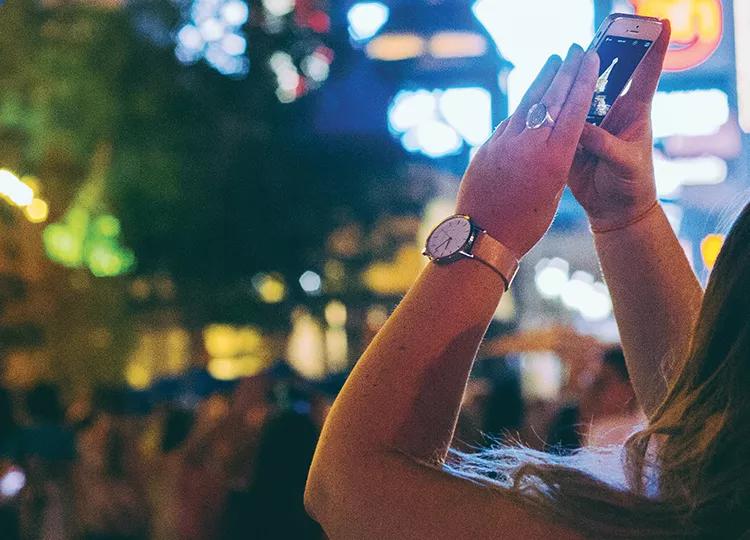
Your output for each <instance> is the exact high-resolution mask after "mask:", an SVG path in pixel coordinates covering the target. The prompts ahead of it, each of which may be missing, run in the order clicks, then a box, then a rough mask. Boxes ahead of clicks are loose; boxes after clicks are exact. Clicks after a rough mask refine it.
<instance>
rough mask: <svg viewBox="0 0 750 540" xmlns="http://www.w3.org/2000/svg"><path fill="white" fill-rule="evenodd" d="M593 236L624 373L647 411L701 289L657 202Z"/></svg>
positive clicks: (684, 336) (683, 343) (681, 348)
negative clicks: (635, 216) (609, 297)
mask: <svg viewBox="0 0 750 540" xmlns="http://www.w3.org/2000/svg"><path fill="white" fill-rule="evenodd" d="M594 236H595V244H596V249H597V252H598V254H599V260H600V261H601V265H602V270H603V272H604V277H605V279H606V281H607V285H608V286H609V290H610V293H611V295H612V301H613V304H614V312H615V318H616V319H617V326H618V328H619V330H620V339H621V341H622V346H623V350H624V352H625V358H626V361H627V365H628V370H629V372H630V377H631V380H632V382H633V386H634V388H635V392H636V396H637V397H638V400H639V402H640V404H641V406H642V407H643V409H644V411H645V412H646V414H647V415H649V416H650V414H651V413H652V412H653V411H654V410H655V408H656V407H657V406H658V405H659V403H660V402H661V400H662V399H663V398H664V395H665V391H666V387H667V380H668V379H669V377H671V374H672V373H673V372H674V370H675V369H679V368H680V367H681V365H682V364H681V362H682V361H683V360H684V357H685V354H686V353H687V349H688V346H689V342H690V336H691V333H692V329H693V326H694V324H695V320H696V318H697V316H698V311H699V309H700V304H701V301H702V298H703V290H702V289H701V286H700V283H699V282H698V280H697V278H696V276H695V274H694V273H693V270H692V268H691V267H690V264H689V262H688V260H687V257H686V256H685V253H684V251H683V250H682V247H681V246H680V244H679V242H678V240H677V238H676V236H675V234H674V232H673V231H672V228H671V226H670V225H669V222H668V221H667V218H666V216H665V215H664V212H663V210H662V209H661V208H658V209H655V210H654V211H652V212H651V213H650V214H649V215H648V216H647V217H646V218H645V219H643V220H642V221H639V222H637V223H635V224H633V225H630V226H629V227H626V228H624V229H622V230H618V231H612V232H608V233H603V234H595V235H594ZM664 362H666V364H665V363H664ZM676 362H678V363H676Z"/></svg>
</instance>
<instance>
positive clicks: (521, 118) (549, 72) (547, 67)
mask: <svg viewBox="0 0 750 540" xmlns="http://www.w3.org/2000/svg"><path fill="white" fill-rule="evenodd" d="M560 65H562V59H561V58H560V57H559V56H558V55H556V54H553V55H552V56H550V57H549V58H548V59H547V62H545V64H544V66H543V67H542V70H541V71H540V72H539V75H537V76H536V79H534V82H533V83H531V86H530V87H529V89H528V90H527V91H526V94H525V95H524V96H523V99H522V100H521V103H520V104H519V105H518V108H517V109H516V112H514V113H513V116H511V118H510V124H509V125H508V128H509V129H510V132H511V133H520V132H522V131H523V130H524V129H525V128H526V115H528V114H529V109H530V108H531V106H532V105H534V104H536V103H539V102H540V101H541V100H542V98H543V97H544V94H545V92H546V91H547V88H549V85H550V84H552V81H553V80H554V79H555V75H557V72H558V70H559V69H560Z"/></svg>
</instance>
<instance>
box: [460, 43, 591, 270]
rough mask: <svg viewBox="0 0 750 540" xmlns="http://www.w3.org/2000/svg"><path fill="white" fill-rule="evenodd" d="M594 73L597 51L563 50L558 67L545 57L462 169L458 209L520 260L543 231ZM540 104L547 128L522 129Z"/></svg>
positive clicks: (581, 121)
mask: <svg viewBox="0 0 750 540" xmlns="http://www.w3.org/2000/svg"><path fill="white" fill-rule="evenodd" d="M598 71H599V57H598V56H597V55H596V53H589V54H584V52H583V49H581V47H579V46H578V45H574V46H573V47H571V48H570V51H569V52H568V55H567V58H566V59H565V62H564V63H562V65H560V58H559V57H558V56H553V57H551V58H550V59H549V60H548V61H547V63H546V64H545V66H544V68H542V71H541V73H540V74H539V76H538V77H537V79H536V81H534V83H533V84H532V86H531V88H530V89H529V91H528V92H527V93H526V95H525V96H524V98H523V101H522V102H521V104H520V105H519V107H518V110H517V111H516V112H515V114H513V115H512V116H511V117H510V118H508V119H507V120H505V121H504V122H502V123H501V124H500V125H499V126H498V128H497V130H495V133H494V134H493V136H492V137H491V138H490V140H489V141H487V142H486V143H485V144H484V145H483V146H482V147H481V148H480V149H479V151H478V152H477V154H476V156H475V157H474V159H473V160H472V162H471V165H469V168H468V170H467V171H466V175H465V176H464V179H463V182H462V183H461V189H460V192H459V195H458V205H457V211H458V213H461V214H466V215H468V216H470V217H471V218H472V219H473V220H474V221H475V222H476V223H477V224H478V225H479V226H480V227H482V228H484V229H486V230H487V232H488V233H489V234H490V235H491V236H493V237H494V238H496V239H497V240H499V241H500V242H502V243H503V244H504V245H505V246H506V247H508V248H509V249H510V250H511V251H513V252H514V253H515V254H516V256H518V257H519V258H520V257H522V256H523V255H524V254H526V252H528V251H529V250H530V249H531V248H532V247H533V246H534V244H536V243H537V242H538V241H539V239H540V238H541V237H542V236H543V235H544V233H545V232H546V231H547V229H548V228H549V226H550V224H551V223H552V219H553V218H554V215H555V212H556V210H557V205H558V203H559V200H560V196H561V194H562V190H563V187H564V186H565V182H566V181H567V179H568V174H569V172H570V167H571V165H572V163H573V158H574V156H575V152H576V146H577V145H578V141H579V139H580V137H581V132H582V130H583V126H584V124H585V121H586V114H587V113H588V110H589V107H590V105H591V96H592V95H593V94H594V85H595V84H596V78H597V74H598ZM540 102H541V103H544V104H545V105H546V106H547V108H548V110H549V112H550V115H551V116H552V118H554V119H555V125H554V126H549V125H547V126H544V127H542V128H539V129H533V130H532V129H527V128H526V116H527V114H528V111H529V109H530V108H531V107H532V106H533V105H534V104H536V103H540Z"/></svg>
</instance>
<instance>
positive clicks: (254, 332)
mask: <svg viewBox="0 0 750 540" xmlns="http://www.w3.org/2000/svg"><path fill="white" fill-rule="evenodd" d="M203 340H204V344H205V346H206V351H208V354H210V355H211V356H213V357H215V358H228V357H235V356H239V355H242V354H247V353H252V352H255V351H256V350H257V349H258V348H259V347H260V345H261V343H262V341H263V336H262V335H261V333H260V332H259V331H258V329H257V328H254V327H252V326H247V327H242V328H237V327H234V326H230V325H228V324H212V325H210V326H208V327H207V328H206V329H205V330H204V331H203Z"/></svg>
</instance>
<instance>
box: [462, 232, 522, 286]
mask: <svg viewBox="0 0 750 540" xmlns="http://www.w3.org/2000/svg"><path fill="white" fill-rule="evenodd" d="M471 254H472V256H473V257H474V258H475V259H477V260H478V261H480V262H483V263H484V264H486V265H487V266H489V267H490V268H492V269H493V270H494V271H495V272H497V273H498V274H500V277H501V278H503V281H504V282H505V290H506V291H507V290H508V289H509V288H510V284H511V283H512V282H513V278H515V277H516V273H517V272H518V259H516V256H515V255H514V254H513V253H512V252H511V251H510V249H508V248H507V247H505V246H504V245H503V244H501V243H500V242H499V241H498V240H495V239H494V238H492V237H491V236H490V235H489V234H487V233H486V232H485V231H480V232H479V233H477V238H476V240H474V244H473V246H472V248H471Z"/></svg>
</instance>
